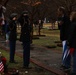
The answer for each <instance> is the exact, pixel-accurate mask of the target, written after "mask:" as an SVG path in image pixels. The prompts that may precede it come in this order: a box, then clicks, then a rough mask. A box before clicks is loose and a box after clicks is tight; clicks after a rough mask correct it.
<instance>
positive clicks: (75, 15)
mask: <svg viewBox="0 0 76 75" xmlns="http://www.w3.org/2000/svg"><path fill="white" fill-rule="evenodd" d="M70 20H71V26H70V29H69V37H68V46H69V48H70V55H71V56H72V58H73V60H72V61H73V62H72V63H73V65H72V73H71V74H70V75H76V12H72V13H71V16H70ZM69 63H70V61H69ZM70 66H71V65H70Z"/></svg>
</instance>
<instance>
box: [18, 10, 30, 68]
mask: <svg viewBox="0 0 76 75" xmlns="http://www.w3.org/2000/svg"><path fill="white" fill-rule="evenodd" d="M19 23H20V25H21V35H20V41H21V42H22V45H23V68H26V69H28V68H29V64H30V24H29V16H28V12H27V11H24V12H23V13H22V15H21V16H20V18H19Z"/></svg>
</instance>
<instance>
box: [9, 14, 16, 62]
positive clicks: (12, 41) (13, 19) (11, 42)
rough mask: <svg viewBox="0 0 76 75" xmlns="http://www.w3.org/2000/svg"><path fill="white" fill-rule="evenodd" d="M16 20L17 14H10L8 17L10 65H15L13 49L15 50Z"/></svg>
mask: <svg viewBox="0 0 76 75" xmlns="http://www.w3.org/2000/svg"><path fill="white" fill-rule="evenodd" d="M16 20H17V14H16V13H12V14H11V15H10V23H9V32H10V33H9V46H10V61H9V62H10V63H16V61H15V60H14V56H15V48H16V39H17V31H16V30H17V29H16V28H17V25H16Z"/></svg>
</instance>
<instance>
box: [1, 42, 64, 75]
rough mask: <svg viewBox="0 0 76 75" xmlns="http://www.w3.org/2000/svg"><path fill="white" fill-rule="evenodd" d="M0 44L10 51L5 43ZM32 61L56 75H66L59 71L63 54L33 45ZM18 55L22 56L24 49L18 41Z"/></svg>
mask: <svg viewBox="0 0 76 75" xmlns="http://www.w3.org/2000/svg"><path fill="white" fill-rule="evenodd" d="M0 44H1V45H2V46H3V47H5V48H7V49H9V46H8V44H6V43H5V42H4V41H0ZM31 47H32V49H31V61H32V62H33V63H35V64H37V65H39V66H41V67H43V68H45V69H47V70H49V71H51V72H53V73H55V74H56V75H63V74H64V73H63V72H62V71H61V70H59V69H60V64H61V56H62V54H61V52H60V51H59V52H58V51H57V50H54V49H53V48H52V49H47V48H46V47H42V46H37V45H31ZM16 53H17V54H19V55H20V56H22V53H23V49H22V45H21V42H19V41H17V46H16Z"/></svg>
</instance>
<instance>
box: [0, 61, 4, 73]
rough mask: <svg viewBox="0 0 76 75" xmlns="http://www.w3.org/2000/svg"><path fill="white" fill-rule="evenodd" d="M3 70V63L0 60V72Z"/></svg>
mask: <svg viewBox="0 0 76 75" xmlns="http://www.w3.org/2000/svg"><path fill="white" fill-rule="evenodd" d="M3 71H4V65H3V63H2V61H0V73H3Z"/></svg>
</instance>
